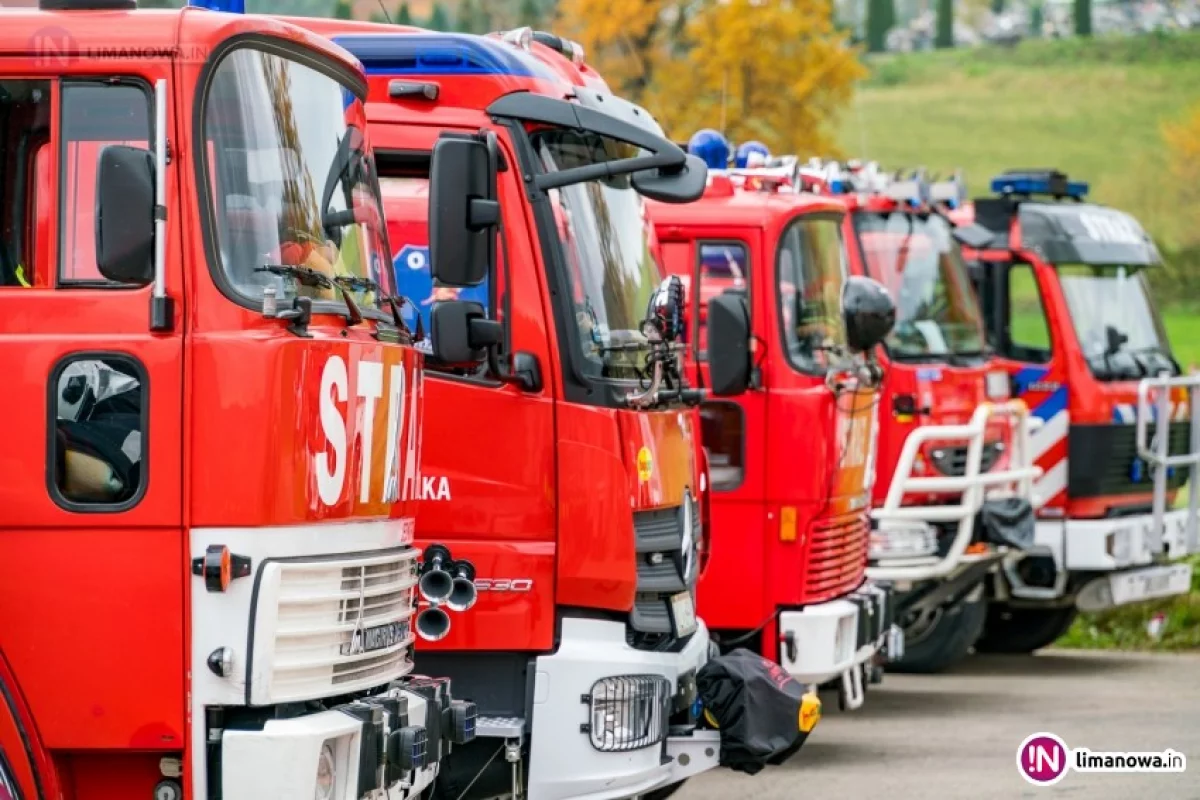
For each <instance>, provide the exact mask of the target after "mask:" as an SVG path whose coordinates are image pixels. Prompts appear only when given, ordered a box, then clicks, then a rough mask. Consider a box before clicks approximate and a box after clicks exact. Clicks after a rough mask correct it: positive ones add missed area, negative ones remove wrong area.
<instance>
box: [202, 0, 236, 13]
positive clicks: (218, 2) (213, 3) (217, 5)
mask: <svg viewBox="0 0 1200 800" xmlns="http://www.w3.org/2000/svg"><path fill="white" fill-rule="evenodd" d="M188 5H189V6H195V7H197V8H207V9H208V10H209V11H224V12H225V13H226V14H245V13H246V0H188Z"/></svg>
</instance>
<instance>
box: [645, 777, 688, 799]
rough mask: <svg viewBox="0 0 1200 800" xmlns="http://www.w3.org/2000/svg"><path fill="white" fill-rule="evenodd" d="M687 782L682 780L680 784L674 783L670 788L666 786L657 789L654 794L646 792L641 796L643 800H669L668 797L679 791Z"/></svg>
mask: <svg viewBox="0 0 1200 800" xmlns="http://www.w3.org/2000/svg"><path fill="white" fill-rule="evenodd" d="M685 783H687V780H686V779H685V780H682V781H680V782H679V783H672V784H671V785H670V786H664V787H662V788H661V789H655V790H654V791H652V792H646V793H645V794H643V795H641V798H642V800H667V798H668V797H670V796H671V795H673V794H675V793H676V792H678V791H679V789H680V787H682V786H683V785H684V784H685Z"/></svg>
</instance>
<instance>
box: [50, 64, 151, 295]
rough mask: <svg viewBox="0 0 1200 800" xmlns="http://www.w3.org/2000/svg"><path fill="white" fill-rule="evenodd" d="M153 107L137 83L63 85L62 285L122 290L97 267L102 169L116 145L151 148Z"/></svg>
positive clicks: (60, 179) (60, 276)
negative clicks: (98, 170) (106, 152)
mask: <svg viewBox="0 0 1200 800" xmlns="http://www.w3.org/2000/svg"><path fill="white" fill-rule="evenodd" d="M150 102H151V99H150V93H149V89H147V88H145V87H143V86H140V85H135V84H132V83H111V82H104V83H101V82H93V81H76V82H70V81H68V82H64V83H63V89H62V103H61V105H62V137H61V146H62V151H61V158H60V162H59V163H60V164H61V174H60V176H59V188H60V195H61V198H62V200H61V201H60V216H59V218H60V219H61V220H62V225H61V226H60V233H59V245H58V253H59V257H58V279H59V283H60V284H64V285H71V284H84V285H96V284H100V285H109V286H120V285H121V284H117V283H113V282H112V281H109V280H107V279H106V278H105V277H104V276H103V275H101V274H100V270H99V269H98V268H97V267H96V165H97V163H98V161H99V159H100V151H101V150H103V149H104V148H105V147H107V146H108V145H110V144H124V145H130V146H132V147H147V146H149V142H150Z"/></svg>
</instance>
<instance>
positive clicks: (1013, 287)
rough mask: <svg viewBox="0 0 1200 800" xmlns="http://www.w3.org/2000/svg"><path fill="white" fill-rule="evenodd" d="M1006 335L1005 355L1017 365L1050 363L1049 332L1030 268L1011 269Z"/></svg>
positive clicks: (1034, 278) (1015, 266)
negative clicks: (1022, 362) (1019, 363)
mask: <svg viewBox="0 0 1200 800" xmlns="http://www.w3.org/2000/svg"><path fill="white" fill-rule="evenodd" d="M1006 322H1007V324H1006V326H1005V327H1006V331H1007V335H1006V336H1005V339H1006V340H1007V341H1005V342H1003V345H1004V346H1003V350H1004V354H1005V355H1007V356H1009V357H1011V358H1014V359H1016V360H1018V361H1031V362H1035V363H1044V362H1046V361H1049V360H1050V328H1049V326H1048V324H1047V322H1046V309H1045V307H1044V306H1043V305H1042V294H1041V291H1040V290H1039V289H1038V284H1037V275H1036V274H1034V271H1033V267H1032V266H1031V265H1029V264H1013V265H1011V266H1010V267H1009V268H1008V319H1007V321H1006Z"/></svg>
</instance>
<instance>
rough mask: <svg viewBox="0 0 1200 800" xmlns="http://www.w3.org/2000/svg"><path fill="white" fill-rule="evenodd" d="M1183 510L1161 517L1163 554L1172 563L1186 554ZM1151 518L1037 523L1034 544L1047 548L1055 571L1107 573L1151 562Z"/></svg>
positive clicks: (1147, 516) (1136, 517) (1149, 516)
mask: <svg viewBox="0 0 1200 800" xmlns="http://www.w3.org/2000/svg"><path fill="white" fill-rule="evenodd" d="M1187 517H1188V512H1187V510H1186V509H1185V510H1180V511H1169V512H1167V514H1166V515H1164V517H1163V528H1164V530H1163V551H1164V553H1165V555H1166V556H1167V558H1168V559H1170V560H1174V559H1177V558H1182V557H1183V556H1186V555H1190V554H1189V552H1188V546H1187ZM1153 535H1154V530H1153V517H1152V516H1151V515H1150V514H1139V515H1137V516H1132V517H1115V518H1111V519H1066V520H1038V523H1037V533H1036V543H1037V544H1038V545H1041V546H1043V547H1046V548H1049V549H1050V551H1051V552H1052V553H1053V554H1054V561H1055V564H1056V565H1057V566H1058V568H1059V569H1060V570H1061V569H1065V570H1067V571H1068V572H1075V571H1078V572H1084V571H1087V572H1110V571H1112V570H1118V569H1125V568H1127V567H1137V566H1147V565H1149V564H1152V563H1154V556H1153V553H1152V551H1151V549H1150V546H1151V542H1152V539H1151V537H1152V536H1153Z"/></svg>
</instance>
